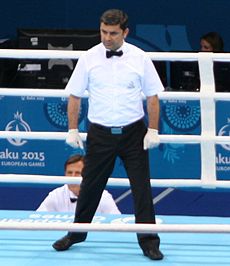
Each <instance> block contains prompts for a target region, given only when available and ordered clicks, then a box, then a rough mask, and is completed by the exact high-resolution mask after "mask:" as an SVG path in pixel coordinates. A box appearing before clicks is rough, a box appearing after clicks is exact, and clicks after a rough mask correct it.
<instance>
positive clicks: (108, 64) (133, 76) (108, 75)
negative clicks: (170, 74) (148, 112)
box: [66, 42, 164, 126]
mask: <svg viewBox="0 0 230 266" xmlns="http://www.w3.org/2000/svg"><path fill="white" fill-rule="evenodd" d="M119 50H122V51H123V55H122V56H120V57H118V56H113V57H111V58H106V49H105V47H104V45H103V44H102V43H100V44H98V45H96V46H94V47H93V48H91V49H89V50H88V51H87V52H85V53H84V54H83V55H82V56H81V57H80V58H79V60H78V63H77V65H76V67H75V69H74V71H73V74H72V76H71V78H70V80H69V82H68V84H67V86H66V91H67V93H69V94H71V95H74V96H77V97H82V96H83V95H84V93H85V91H86V90H87V91H88V95H89V110H88V118H89V120H90V121H91V122H93V123H98V124H101V125H104V126H125V125H128V124H131V123H133V122H135V121H137V120H139V119H141V118H142V117H143V116H144V110H143V104H142V101H143V94H144V95H145V96H153V95H156V94H158V93H159V92H161V91H163V90H164V87H163V85H162V83H161V80H160V78H159V76H158V74H157V72H156V69H155V67H154V65H153V63H152V61H151V60H150V58H149V56H148V55H147V54H146V53H145V52H144V51H143V50H141V49H139V48H137V47H136V46H134V45H132V44H129V43H126V42H124V43H123V45H122V47H121V48H120V49H119Z"/></svg>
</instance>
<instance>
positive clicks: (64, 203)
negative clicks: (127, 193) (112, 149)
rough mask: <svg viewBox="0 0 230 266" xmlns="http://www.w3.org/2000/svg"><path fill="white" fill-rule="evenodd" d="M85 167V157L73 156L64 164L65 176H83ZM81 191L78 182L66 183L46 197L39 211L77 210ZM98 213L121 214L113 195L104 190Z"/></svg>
mask: <svg viewBox="0 0 230 266" xmlns="http://www.w3.org/2000/svg"><path fill="white" fill-rule="evenodd" d="M83 167H84V157H83V156H81V155H73V156H71V157H70V158H69V159H68V160H67V161H66V162H65V164H64V170H65V176H76V177H79V176H81V171H82V169H83ZM79 191H80V185H78V184H65V185H63V186H62V187H58V188H56V189H54V190H53V191H51V192H50V193H49V195H48V196H47V197H46V198H45V199H44V201H43V202H42V203H41V205H40V206H39V207H38V209H37V211H48V212H75V209H76V204H77V198H78V195H79ZM97 213H106V214H120V213H121V212H120V211H119V209H118V207H117V206H116V203H115V202H114V200H113V197H112V195H111V194H110V193H109V192H108V191H107V190H104V192H103V194H102V197H101V201H100V203H99V205H98V209H97Z"/></svg>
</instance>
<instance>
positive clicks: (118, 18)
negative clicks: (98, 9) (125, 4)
mask: <svg viewBox="0 0 230 266" xmlns="http://www.w3.org/2000/svg"><path fill="white" fill-rule="evenodd" d="M100 23H104V24H105V25H120V28H121V29H122V30H125V29H126V28H127V27H128V15H127V14H126V13H125V12H123V11H122V10H119V9H109V10H107V11H105V12H104V13H103V14H102V16H101V18H100Z"/></svg>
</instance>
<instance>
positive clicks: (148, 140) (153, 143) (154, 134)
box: [144, 128, 160, 150]
mask: <svg viewBox="0 0 230 266" xmlns="http://www.w3.org/2000/svg"><path fill="white" fill-rule="evenodd" d="M159 144H160V138H159V136H158V130H157V129H154V128H148V131H147V133H146V134H145V137H144V150H147V149H151V148H154V147H157V146H158V145H159Z"/></svg>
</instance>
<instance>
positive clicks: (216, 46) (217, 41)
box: [201, 32, 224, 52]
mask: <svg viewBox="0 0 230 266" xmlns="http://www.w3.org/2000/svg"><path fill="white" fill-rule="evenodd" d="M201 40H205V41H207V42H208V43H209V44H210V45H211V46H212V48H213V51H214V52H222V51H224V41H223V39H222V37H221V36H220V35H219V34H218V33H217V32H209V33H207V34H205V35H203V36H202V37H201Z"/></svg>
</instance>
